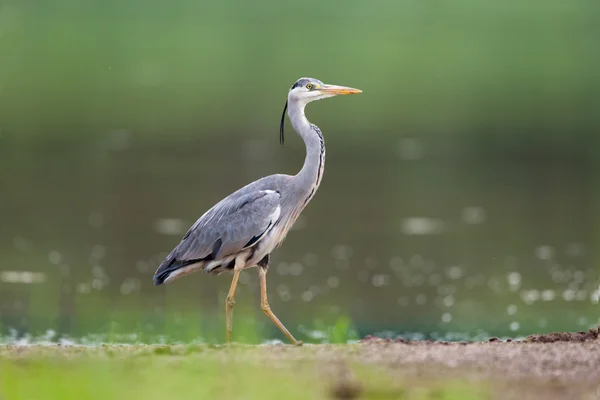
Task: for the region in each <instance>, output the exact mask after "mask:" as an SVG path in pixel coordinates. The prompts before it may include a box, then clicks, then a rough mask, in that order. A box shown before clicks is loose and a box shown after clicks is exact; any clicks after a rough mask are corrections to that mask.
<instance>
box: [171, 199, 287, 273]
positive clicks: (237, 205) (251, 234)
mask: <svg viewBox="0 0 600 400" xmlns="http://www.w3.org/2000/svg"><path fill="white" fill-rule="evenodd" d="M280 198H281V195H280V193H279V192H278V191H275V190H255V191H251V192H249V193H244V194H241V193H240V194H238V195H235V194H234V195H232V196H229V197H227V198H225V199H223V200H222V201H221V202H219V203H217V204H216V205H215V206H214V207H213V208H212V209H210V210H209V211H207V212H206V213H205V214H204V215H203V216H202V217H200V218H199V219H198V221H196V223H195V224H194V225H193V226H192V227H191V228H190V230H189V231H188V232H187V233H186V235H185V236H184V238H183V239H182V241H181V243H179V245H178V246H177V247H176V248H175V249H174V250H173V252H172V253H171V255H172V256H173V258H175V259H177V260H179V261H186V260H201V259H211V260H218V259H221V258H223V257H227V256H229V255H233V254H237V253H239V252H240V251H242V250H244V249H245V248H249V247H252V246H254V245H256V243H258V242H259V241H260V239H262V238H263V237H264V236H265V234H266V233H267V232H268V231H269V230H270V229H271V228H272V227H273V225H274V224H275V222H276V221H277V220H278V219H279V216H280V213H281V205H280Z"/></svg>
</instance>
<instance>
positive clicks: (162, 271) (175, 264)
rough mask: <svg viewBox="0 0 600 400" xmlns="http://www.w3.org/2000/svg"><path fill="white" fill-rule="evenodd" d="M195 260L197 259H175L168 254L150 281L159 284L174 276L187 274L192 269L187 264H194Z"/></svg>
mask: <svg viewBox="0 0 600 400" xmlns="http://www.w3.org/2000/svg"><path fill="white" fill-rule="evenodd" d="M197 262H198V260H177V259H176V258H175V257H173V256H172V255H169V256H168V257H167V258H166V259H165V260H164V261H163V262H162V263H161V264H160V266H159V267H158V269H157V270H156V272H155V273H154V277H153V278H152V281H153V282H154V285H155V286H159V285H162V284H164V283H167V282H168V281H171V280H173V279H174V278H175V277H178V276H180V275H181V276H182V275H187V274H188V273H190V272H192V270H193V269H192V268H189V266H190V265H191V264H196V263H197ZM185 267H188V268H185ZM187 270H189V271H187Z"/></svg>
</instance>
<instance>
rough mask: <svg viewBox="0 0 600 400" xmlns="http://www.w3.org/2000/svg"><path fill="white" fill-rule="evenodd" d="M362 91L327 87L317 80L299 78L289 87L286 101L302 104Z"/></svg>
mask: <svg viewBox="0 0 600 400" xmlns="http://www.w3.org/2000/svg"><path fill="white" fill-rule="evenodd" d="M361 92H362V91H361V90H359V89H354V88H351V87H346V86H338V85H327V84H325V83H323V82H321V81H320V80H318V79H314V78H300V79H298V80H297V81H296V82H295V83H294V84H293V85H292V87H291V89H290V92H289V94H288V101H300V102H303V103H304V104H307V103H310V102H311V101H315V100H321V99H326V98H328V97H333V96H337V95H340V94H358V93H361Z"/></svg>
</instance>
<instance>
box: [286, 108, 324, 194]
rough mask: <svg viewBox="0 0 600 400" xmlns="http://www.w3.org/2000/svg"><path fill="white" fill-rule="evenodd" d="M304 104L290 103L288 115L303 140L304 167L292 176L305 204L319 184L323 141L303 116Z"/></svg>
mask: <svg viewBox="0 0 600 400" xmlns="http://www.w3.org/2000/svg"><path fill="white" fill-rule="evenodd" d="M305 106H306V104H304V103H303V102H300V101H290V102H289V108H288V110H289V111H288V115H289V117H290V120H291V121H292V126H293V127H294V129H295V130H296V132H298V134H299V135H300V137H302V139H303V140H304V144H305V145H306V158H305V159H304V165H303V166H302V169H301V170H300V172H298V174H296V176H294V181H295V185H294V186H295V187H296V188H297V189H298V190H299V191H301V192H302V193H303V194H305V195H306V199H305V204H306V203H308V201H310V199H311V198H312V196H313V195H314V193H315V191H316V190H317V188H318V187H319V184H320V183H321V178H322V177H323V169H324V168H325V140H324V139H323V135H322V134H321V131H320V130H319V128H318V127H316V126H315V125H312V124H311V123H310V122H308V120H307V119H306V116H305V115H304V107H305Z"/></svg>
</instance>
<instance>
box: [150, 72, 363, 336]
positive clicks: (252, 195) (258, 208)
mask: <svg viewBox="0 0 600 400" xmlns="http://www.w3.org/2000/svg"><path fill="white" fill-rule="evenodd" d="M361 92H362V91H361V90H359V89H354V88H350V87H346V86H337V85H326V84H324V83H323V82H321V81H319V80H318V79H313V78H301V79H299V80H297V81H296V82H295V83H294V84H293V85H292V87H291V89H290V90H289V93H288V97H287V102H286V104H285V107H284V109H283V115H282V116H281V123H280V130H279V134H280V141H281V144H283V140H284V125H285V114H286V110H287V114H288V116H289V118H290V121H291V123H292V126H293V127H294V129H295V130H296V132H297V133H298V135H300V137H301V138H302V139H303V140H304V144H305V146H306V158H305V160H304V165H303V166H302V169H301V170H300V172H298V173H297V174H296V175H294V176H290V175H284V174H276V175H270V176H267V177H264V178H261V179H259V180H257V181H255V182H252V183H250V184H248V185H246V186H244V187H243V188H241V189H239V190H237V191H236V192H234V193H232V194H230V195H229V196H227V197H225V198H224V199H223V200H221V201H220V202H218V203H217V204H215V205H214V206H213V207H212V208H211V209H210V210H208V211H207V212H206V213H205V214H204V215H202V216H201V217H200V218H199V219H198V220H197V221H196V222H195V223H194V225H193V226H192V227H191V228H190V229H189V230H188V232H187V233H186V234H185V235H184V237H183V239H182V240H181V241H180V243H179V244H178V245H177V246H176V247H175V248H174V249H173V250H172V251H171V253H170V254H169V255H168V256H167V257H166V258H165V260H164V261H163V262H162V263H161V264H160V266H159V267H158V269H157V270H156V272H155V274H154V278H153V281H154V284H155V285H162V284H164V283H169V282H171V281H173V280H175V279H176V278H179V277H182V276H184V275H187V274H190V273H192V272H194V271H198V270H203V271H204V272H206V273H211V274H217V275H218V274H220V273H222V272H223V271H233V279H232V282H231V286H230V288H229V293H228V295H227V299H226V305H225V317H226V318H225V321H226V341H227V342H230V341H231V330H232V312H233V306H234V304H235V290H236V287H237V283H238V278H239V276H240V272H241V271H242V270H244V269H246V268H251V267H258V276H259V281H260V294H261V308H262V310H263V312H264V313H265V314H266V315H267V316H268V317H269V319H271V321H272V322H273V323H274V324H275V325H276V326H277V327H278V328H279V329H280V330H281V332H283V334H284V335H285V336H286V337H287V338H288V339H289V340H290V341H291V342H292V343H293V344H302V342H299V341H297V340H296V339H295V338H294V336H293V335H292V334H291V333H290V332H289V331H288V330H287V329H286V327H285V326H284V325H283V324H282V323H281V322H280V321H279V319H278V318H277V317H276V316H275V314H274V313H273V311H271V307H270V306H269V302H268V300H267V270H268V268H269V256H270V254H271V252H272V251H273V250H274V249H275V248H276V247H278V246H279V245H280V244H281V243H282V241H283V240H284V238H285V236H286V235H287V233H288V231H289V230H290V228H291V227H292V225H293V224H294V222H295V221H296V219H297V218H298V216H299V215H300V213H301V212H302V210H303V209H304V208H305V207H306V205H307V204H308V202H309V201H310V200H311V199H312V198H313V196H314V195H315V192H316V191H317V188H318V187H319V184H320V183H321V178H322V177H323V169H324V166H325V141H324V139H323V134H322V133H321V130H320V129H319V128H318V127H317V126H316V125H314V124H311V123H310V122H309V121H308V119H306V116H305V115H304V109H305V107H306V105H307V104H308V103H310V102H312V101H315V100H320V99H325V98H328V97H333V96H336V95H345V94H357V93H361Z"/></svg>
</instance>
